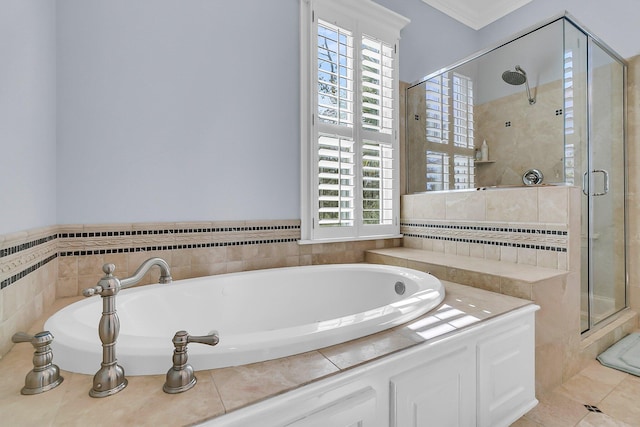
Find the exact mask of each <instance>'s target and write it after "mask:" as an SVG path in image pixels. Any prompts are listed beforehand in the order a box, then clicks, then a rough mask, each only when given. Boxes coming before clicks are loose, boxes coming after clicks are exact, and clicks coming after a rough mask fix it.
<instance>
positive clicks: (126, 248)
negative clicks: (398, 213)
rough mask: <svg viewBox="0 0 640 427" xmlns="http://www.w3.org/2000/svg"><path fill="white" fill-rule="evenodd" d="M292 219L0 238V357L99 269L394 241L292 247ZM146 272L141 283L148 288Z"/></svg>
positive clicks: (354, 248)
mask: <svg viewBox="0 0 640 427" xmlns="http://www.w3.org/2000/svg"><path fill="white" fill-rule="evenodd" d="M299 239H300V221H299V220H280V221H232V222H188V223H149V224H142V223H134V224H105V225H60V226H53V227H48V228H45V229H38V230H32V231H28V232H20V233H14V234H11V235H5V236H0V283H1V286H2V289H1V290H0V356H1V355H4V354H5V353H6V352H7V351H9V349H10V348H11V346H12V343H11V336H12V335H13V334H14V333H15V332H17V331H20V330H26V329H27V328H28V327H29V326H30V325H31V323H32V322H33V321H34V320H35V319H37V318H38V317H40V316H41V315H42V313H43V312H44V309H46V308H47V307H49V306H50V305H51V304H52V303H53V301H54V300H55V299H56V298H61V297H70V296H76V295H80V294H81V291H82V289H83V288H86V287H89V286H95V284H96V283H97V281H98V280H99V279H100V277H101V276H102V265H103V264H105V263H113V264H115V265H116V271H115V275H116V276H118V277H126V276H129V275H131V274H133V273H134V272H135V270H136V268H137V267H138V266H139V265H140V264H141V263H142V262H143V261H144V260H146V259H147V258H150V257H155V256H159V257H162V258H164V259H165V260H166V261H167V262H168V263H169V264H170V266H171V273H172V276H173V278H174V279H175V280H179V279H186V278H191V277H199V276H207V275H211V274H222V273H230V272H238V271H247V270H257V269H262V268H274V267H288V266H298V265H313V264H332V263H348V262H363V261H364V258H365V256H364V254H365V252H366V251H367V250H370V249H380V248H385V247H396V246H400V245H401V239H390V240H369V241H361V242H341V243H324V244H314V245H299V244H298V242H297V241H298V240H299ZM156 270H157V269H152V270H151V271H150V272H149V273H148V274H147V275H146V276H145V278H144V279H143V280H142V281H141V284H148V283H154V282H156V281H157V279H158V277H159V271H156Z"/></svg>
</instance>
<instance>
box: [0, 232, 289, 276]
mask: <svg viewBox="0 0 640 427" xmlns="http://www.w3.org/2000/svg"><path fill="white" fill-rule="evenodd" d="M259 222H261V223H264V222H265V221H259ZM274 222H279V223H280V224H273V225H251V224H248V225H229V226H227V225H225V226H215V223H213V226H205V227H198V226H195V225H194V226H193V227H188V226H187V227H184V226H176V225H175V224H162V223H159V224H148V225H147V224H130V225H129V224H126V225H121V224H112V225H96V226H91V225H87V226H68V225H67V226H65V225H60V226H58V227H57V228H58V229H59V231H58V232H57V233H53V234H50V235H48V236H45V237H42V238H38V239H33V240H30V241H28V242H24V243H19V244H14V245H12V246H8V247H6V248H2V249H0V276H3V277H0V279H2V280H1V281H0V289H4V288H6V287H7V286H9V285H11V284H13V283H15V282H17V281H18V280H20V279H22V278H24V277H25V276H27V275H28V274H30V273H32V272H34V271H36V270H37V269H38V268H40V267H42V266H44V265H45V264H47V263H49V262H51V261H52V260H54V259H56V258H57V257H73V256H86V255H102V254H115V253H133V252H146V251H160V250H162V251H167V250H180V249H200V248H212V247H227V246H248V245H265V244H275V243H289V242H297V241H298V240H300V224H299V221H296V220H291V221H286V220H285V221H282V220H280V221H274ZM282 222H290V223H289V224H286V223H285V224H282ZM131 227H134V228H138V227H140V229H134V230H132V229H125V228H131ZM69 228H78V229H79V228H83V230H82V231H77V232H74V231H72V232H69V231H66V230H68V229H69ZM92 228H98V229H102V230H101V231H97V230H95V231H92V230H91V229H92ZM104 228H111V230H104Z"/></svg>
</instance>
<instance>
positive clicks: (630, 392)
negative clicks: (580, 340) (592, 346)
mask: <svg viewBox="0 0 640 427" xmlns="http://www.w3.org/2000/svg"><path fill="white" fill-rule="evenodd" d="M537 398H538V400H539V401H540V403H539V404H538V406H536V407H535V408H534V409H532V410H531V411H529V412H528V413H527V414H526V415H525V416H524V417H522V418H520V419H519V420H518V421H516V422H515V423H514V424H512V427H539V426H542V427H556V426H557V427H572V426H580V427H592V426H593V427H607V426H616V427H626V426H636V427H640V377H636V376H634V375H630V374H627V373H624V372H620V371H618V370H615V369H611V368H607V367H606V366H602V365H601V364H600V363H599V362H598V361H596V360H594V361H591V362H589V365H588V366H587V367H586V368H585V369H583V370H582V371H581V372H580V373H578V374H577V375H576V376H574V377H573V378H571V379H570V380H569V381H566V382H565V383H564V384H562V385H561V386H559V387H558V388H556V389H554V390H553V391H552V392H550V393H547V394H546V395H544V396H537Z"/></svg>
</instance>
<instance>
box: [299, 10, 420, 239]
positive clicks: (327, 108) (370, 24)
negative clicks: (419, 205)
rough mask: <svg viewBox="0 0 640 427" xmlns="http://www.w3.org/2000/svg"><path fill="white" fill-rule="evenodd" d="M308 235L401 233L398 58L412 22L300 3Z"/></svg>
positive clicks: (304, 200)
mask: <svg viewBox="0 0 640 427" xmlns="http://www.w3.org/2000/svg"><path fill="white" fill-rule="evenodd" d="M301 2H302V3H301V4H302V7H301V13H302V16H301V22H302V25H301V40H302V43H301V46H302V52H301V57H302V59H301V61H302V64H301V84H302V88H301V114H302V116H301V128H302V129H301V134H302V138H301V148H302V149H301V155H302V167H301V170H302V197H301V199H302V239H303V240H331V239H337V240H344V239H357V238H369V237H373V236H376V237H380V236H391V235H398V234H399V219H398V215H399V200H400V195H399V166H398V165H399V152H398V132H397V129H398V110H399V107H398V71H397V69H398V58H397V44H398V39H399V34H400V29H401V28H402V27H403V26H404V25H406V23H407V22H408V21H407V20H406V19H405V18H403V17H401V16H399V15H397V14H395V13H394V12H391V11H389V10H387V9H385V8H383V7H382V6H380V5H378V4H377V3H374V2H372V1H371V0H353V1H350V2H343V1H339V0H316V1H306V0H301Z"/></svg>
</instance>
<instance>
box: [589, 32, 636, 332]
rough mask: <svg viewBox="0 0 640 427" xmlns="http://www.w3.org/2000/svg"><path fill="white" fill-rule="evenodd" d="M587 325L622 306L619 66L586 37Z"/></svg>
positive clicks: (621, 86) (621, 103) (621, 93)
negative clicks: (587, 90) (588, 305)
mask: <svg viewBox="0 0 640 427" xmlns="http://www.w3.org/2000/svg"><path fill="white" fill-rule="evenodd" d="M588 48H589V49H588V59H589V92H588V96H589V105H590V106H591V111H590V115H589V120H590V123H589V159H590V160H589V169H588V171H587V173H586V175H585V183H586V188H585V189H584V190H585V191H584V193H586V195H584V196H583V197H586V198H587V199H588V205H589V217H590V218H589V224H590V230H589V247H590V250H589V263H588V265H589V267H590V270H591V271H590V297H591V298H590V300H591V306H590V317H591V322H590V326H593V325H595V324H597V323H598V322H600V321H602V320H604V319H606V318H607V317H609V316H611V315H612V314H614V313H616V312H618V311H620V310H622V309H623V308H624V307H625V306H626V269H625V234H624V230H625V208H624V194H625V168H624V165H625V159H624V143H623V141H624V102H625V99H624V65H623V64H622V63H621V62H620V61H618V60H617V59H616V58H614V57H613V56H611V55H610V54H609V53H608V52H607V51H606V50H605V49H603V48H602V47H601V46H600V45H598V43H597V42H595V41H593V40H592V39H591V38H590V39H589V45H588Z"/></svg>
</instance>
